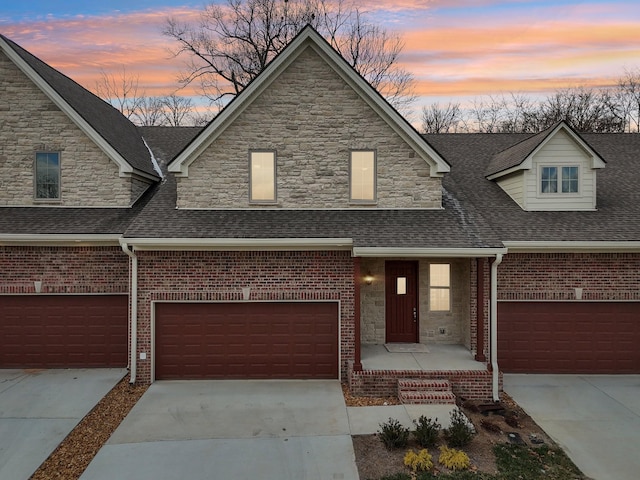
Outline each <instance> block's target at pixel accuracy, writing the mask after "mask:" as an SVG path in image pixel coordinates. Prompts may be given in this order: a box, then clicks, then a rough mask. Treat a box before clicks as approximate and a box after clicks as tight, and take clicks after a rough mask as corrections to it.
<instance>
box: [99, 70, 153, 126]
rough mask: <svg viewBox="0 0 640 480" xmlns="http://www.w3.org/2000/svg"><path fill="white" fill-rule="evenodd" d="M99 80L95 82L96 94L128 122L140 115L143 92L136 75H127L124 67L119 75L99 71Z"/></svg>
mask: <svg viewBox="0 0 640 480" xmlns="http://www.w3.org/2000/svg"><path fill="white" fill-rule="evenodd" d="M100 73H101V76H100V79H99V80H98V81H97V82H96V93H97V95H98V96H99V97H100V98H102V99H103V100H105V101H107V102H109V103H110V104H111V105H113V106H114V107H115V108H117V109H118V110H120V112H121V113H122V114H123V115H124V116H125V117H127V118H128V119H130V120H133V119H135V117H136V116H137V115H138V114H140V111H141V108H142V105H143V103H144V100H143V99H144V95H145V92H144V90H141V89H140V88H139V85H138V83H139V82H138V75H130V74H128V73H127V70H126V69H125V67H124V65H123V66H122V71H121V72H120V74H119V75H117V76H116V75H115V74H113V73H107V72H105V71H104V70H100Z"/></svg>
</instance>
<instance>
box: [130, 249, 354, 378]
mask: <svg viewBox="0 0 640 480" xmlns="http://www.w3.org/2000/svg"><path fill="white" fill-rule="evenodd" d="M243 287H250V288H251V296H250V299H249V301H277V300H283V301H286V300H295V301H313V300H337V301H339V302H340V345H339V347H340V373H341V378H343V379H346V376H347V366H348V364H349V362H353V360H354V355H355V350H354V349H355V325H354V318H355V315H354V264H353V260H352V258H351V255H350V252H345V251H319V252H139V253H138V358H139V356H140V353H146V356H147V359H146V360H138V364H137V373H138V381H139V382H150V381H151V361H152V354H151V353H152V351H153V349H152V338H153V337H152V302H155V301H198V302H230V301H243V292H242V288H243Z"/></svg>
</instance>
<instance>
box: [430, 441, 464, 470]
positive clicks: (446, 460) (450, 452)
mask: <svg viewBox="0 0 640 480" xmlns="http://www.w3.org/2000/svg"><path fill="white" fill-rule="evenodd" d="M438 463H440V464H441V465H444V466H445V467H447V468H448V469H450V470H467V469H468V468H469V467H471V461H470V460H469V456H468V455H467V454H466V453H464V452H463V451H461V450H456V449H455V448H449V447H445V446H444V445H443V446H441V447H440V457H438Z"/></svg>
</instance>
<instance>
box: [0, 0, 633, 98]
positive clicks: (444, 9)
mask: <svg viewBox="0 0 640 480" xmlns="http://www.w3.org/2000/svg"><path fill="white" fill-rule="evenodd" d="M221 1H223V0H216V2H221ZM357 3H358V5H360V6H362V7H363V8H364V9H366V10H367V11H368V12H369V14H370V15H371V16H372V17H373V18H374V19H375V21H376V22H379V23H380V24H382V25H383V26H385V27H386V28H387V29H388V30H394V31H398V32H400V33H401V34H402V36H403V38H404V41H405V48H404V50H403V57H402V62H403V64H404V66H405V67H406V68H407V69H408V70H409V71H411V72H412V73H413V74H414V76H415V78H416V80H417V92H418V94H419V96H420V99H419V102H418V104H419V105H423V104H428V103H432V102H447V101H449V100H454V101H460V102H463V103H464V102H468V101H470V100H471V99H473V98H476V97H480V96H482V95H488V94H493V95H495V94H499V93H509V92H517V93H533V94H540V93H543V94H544V93H546V92H550V91H553V90H554V89H556V88H561V87H567V86H580V85H586V86H606V85H610V84H612V83H615V81H616V79H617V78H618V77H620V76H621V75H622V74H623V73H624V70H625V68H626V69H634V70H635V69H638V68H640V2H638V1H637V0H629V1H622V0H620V1H616V0H610V1H607V0H587V1H577V0H553V1H551V0H538V1H533V0H516V1H511V2H504V1H498V0H423V1H418V0H364V1H360V2H357ZM203 5H204V2H203V1H189V0H183V1H180V0H175V1H172V0H135V1H132V0H128V1H124V0H116V1H113V0H111V1H110V0H105V1H101V2H87V1H85V0H65V1H58V0H49V1H32V0H24V1H15V2H3V5H2V6H1V7H0V33H2V34H3V35H5V36H7V37H9V38H11V39H12V40H14V41H16V42H17V43H19V44H20V45H22V46H23V47H25V48H26V49H27V50H29V51H30V52H32V53H33V54H35V55H36V56H38V57H40V58H41V59H42V60H44V61H46V62H47V63H49V64H51V65H52V66H54V67H55V68H57V69H58V70H61V71H62V72H63V73H65V74H66V75H68V76H70V77H71V78H73V79H74V80H76V81H77V82H79V83H81V84H82V85H83V86H85V87H87V88H89V89H90V90H94V89H95V83H96V80H97V79H98V78H99V76H100V71H101V69H104V70H105V71H107V72H118V71H119V70H121V68H122V66H125V68H126V71H127V72H130V73H132V74H135V75H139V81H140V84H141V86H143V87H144V88H145V90H146V94H147V95H163V94H168V93H171V92H173V91H174V90H175V89H176V88H177V86H178V84H177V82H176V77H177V75H178V72H179V71H180V69H181V68H182V65H183V60H184V59H180V58H178V59H176V58H171V56H170V54H169V52H168V49H169V48H170V47H172V45H173V44H172V43H171V40H170V39H168V38H166V37H163V36H162V34H161V30H162V26H163V24H164V22H165V20H166V18H167V17H169V16H173V17H175V18H177V19H178V20H182V21H190V20H196V19H197V17H198V12H199V10H200V9H201V8H202V6H203ZM178 94H181V95H191V94H193V91H192V90H188V89H187V90H182V91H179V92H178Z"/></svg>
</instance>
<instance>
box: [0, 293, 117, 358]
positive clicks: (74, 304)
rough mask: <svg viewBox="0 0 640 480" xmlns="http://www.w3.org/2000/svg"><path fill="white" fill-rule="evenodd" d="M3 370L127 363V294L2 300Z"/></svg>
mask: <svg viewBox="0 0 640 480" xmlns="http://www.w3.org/2000/svg"><path fill="white" fill-rule="evenodd" d="M0 311H1V312H2V315H1V316H0V367H1V368H29V367H32V368H57V367H63V368H88V367H124V366H126V365H127V336H128V297H127V296H126V295H6V296H5V295H2V296H0Z"/></svg>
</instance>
